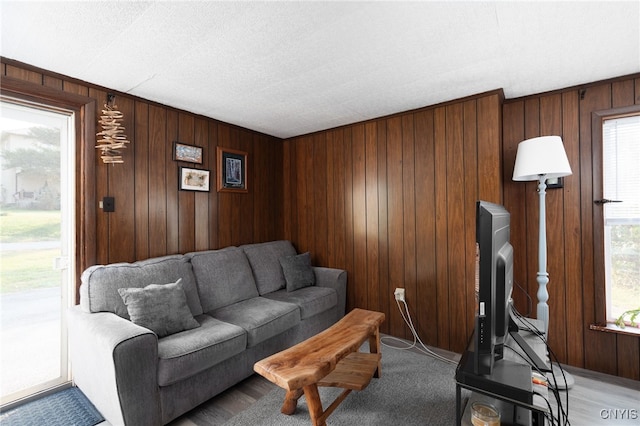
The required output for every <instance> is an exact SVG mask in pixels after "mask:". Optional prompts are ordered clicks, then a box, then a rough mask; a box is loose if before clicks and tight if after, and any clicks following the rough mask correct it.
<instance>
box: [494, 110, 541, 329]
mask: <svg viewBox="0 0 640 426" xmlns="http://www.w3.org/2000/svg"><path fill="white" fill-rule="evenodd" d="M503 117H504V126H503V131H502V133H503V138H504V141H503V143H504V145H503V151H502V164H503V166H502V167H503V170H504V205H505V207H506V208H507V210H508V211H509V213H510V214H511V223H510V228H511V244H512V245H513V247H514V253H513V267H514V271H513V273H514V289H513V299H514V304H515V306H516V309H518V311H519V312H520V313H521V314H523V315H525V316H527V317H530V316H532V315H533V314H534V312H535V305H534V303H533V301H532V298H531V297H528V296H529V292H527V285H526V282H527V278H528V269H527V259H528V258H529V256H530V255H529V252H528V245H527V243H526V241H527V234H528V231H527V225H526V217H527V212H526V205H525V203H524V202H522V201H523V200H525V198H526V196H525V192H526V185H525V184H524V183H523V182H514V181H513V180H512V176H513V167H514V165H515V161H516V152H517V151H518V144H519V143H520V142H522V141H523V140H524V139H525V136H524V124H525V123H524V102H523V101H518V102H510V103H507V104H505V105H504V107H503Z"/></svg>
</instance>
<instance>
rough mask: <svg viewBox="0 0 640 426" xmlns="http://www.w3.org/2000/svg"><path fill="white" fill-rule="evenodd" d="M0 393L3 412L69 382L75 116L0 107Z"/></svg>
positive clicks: (6, 102)
mask: <svg viewBox="0 0 640 426" xmlns="http://www.w3.org/2000/svg"><path fill="white" fill-rule="evenodd" d="M0 107H1V110H0V112H1V114H0V130H1V138H0V184H1V194H0V197H1V198H0V312H1V314H0V319H1V330H0V333H1V334H0V338H1V341H0V343H1V345H0V348H1V349H0V388H1V404H2V406H5V407H6V406H7V405H9V404H12V403H15V402H16V401H19V400H22V399H25V398H28V397H30V396H32V395H34V394H37V393H40V392H43V391H46V390H49V389H52V388H56V387H58V386H64V385H66V384H68V383H69V382H70V369H69V361H68V353H67V346H68V345H67V331H66V329H67V328H66V311H67V307H69V306H70V305H71V304H72V303H73V287H74V286H73V283H74V282H75V280H74V267H73V255H72V254H73V253H74V241H73V236H72V232H70V231H71V230H73V229H75V228H74V208H73V207H74V194H75V191H74V188H75V179H74V164H75V162H74V155H75V152H74V147H75V143H74V140H75V135H74V131H73V129H74V116H73V114H72V113H69V112H65V111H60V110H52V109H49V108H47V107H44V106H40V105H30V104H26V103H23V102H20V101H14V100H12V99H5V98H3V99H2V101H1V104H0Z"/></svg>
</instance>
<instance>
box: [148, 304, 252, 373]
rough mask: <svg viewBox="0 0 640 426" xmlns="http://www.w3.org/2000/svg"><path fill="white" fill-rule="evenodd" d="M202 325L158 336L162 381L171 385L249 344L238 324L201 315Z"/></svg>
mask: <svg viewBox="0 0 640 426" xmlns="http://www.w3.org/2000/svg"><path fill="white" fill-rule="evenodd" d="M195 319H196V320H197V321H198V322H199V323H200V327H198V328H194V329H192V330H187V331H183V332H181V333H177V334H172V335H170V336H167V337H164V338H162V339H158V358H159V359H158V384H159V385H160V386H167V385H170V384H172V383H175V382H177V381H180V380H182V379H185V378H187V377H191V376H193V375H194V374H197V373H199V372H200V371H203V370H206V369H207V368H209V367H211V366H213V365H215V364H218V363H219V362H222V361H224V360H225V359H227V358H231V357H232V356H234V355H237V354H239V353H241V352H242V351H244V350H245V349H246V347H247V333H246V332H245V331H244V329H242V328H241V327H238V326H237V325H233V324H228V323H224V322H222V321H220V320H218V319H215V318H212V317H210V316H209V315H198V316H196V317H195Z"/></svg>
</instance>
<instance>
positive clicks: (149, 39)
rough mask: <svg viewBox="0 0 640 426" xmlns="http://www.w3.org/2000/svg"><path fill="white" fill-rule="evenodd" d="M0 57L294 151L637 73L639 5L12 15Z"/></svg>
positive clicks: (11, 7)
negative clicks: (495, 93)
mask: <svg viewBox="0 0 640 426" xmlns="http://www.w3.org/2000/svg"><path fill="white" fill-rule="evenodd" d="M0 14H1V15H2V18H1V19H2V21H1V25H2V28H1V50H0V55H2V56H4V57H6V58H9V59H15V60H18V61H22V62H26V63H28V64H31V65H34V66H37V67H41V68H45V69H47V70H50V71H54V72H57V73H61V74H65V75H68V76H71V77H74V78H77V79H80V80H84V81H87V82H90V83H93V84H97V85H100V86H104V87H107V88H110V89H113V90H117V91H120V92H126V93H130V94H132V95H135V96H140V97H142V98H146V99H149V100H152V101H157V102H160V103H162V104H165V105H170V106H173V107H176V108H180V109H183V110H187V111H191V112H194V113H197V114H202V115H205V116H208V117H212V118H216V119H218V120H222V121H225V122H228V123H233V124H237V125H239V126H243V127H246V128H249V129H253V130H256V131H260V132H264V133H267V134H270V135H274V136H278V137H283V138H284V137H290V136H295V135H300V134H306V133H310V132H313V131H316V130H323V129H328V128H332V127H336V126H339V125H343V124H348V123H354V122H358V121H362V120H366V119H370V118H375V117H380V116H384V115H388V114H392V113H396V112H401V111H406V110H409V109H413V108H419V107H422V106H428V105H434V104H437V103H440V102H443V101H448V100H453V99H456V98H460V97H465V96H469V95H473V94H477V93H481V92H485V91H488V90H493V89H498V88H503V89H504V92H505V96H506V97H507V98H514V97H520V96H525V95H530V94H536V93H541V92H546V91H549V90H554V89H559V88H564V87H569V86H574V85H579V84H582V83H588V82H593V81H598V80H602V79H607V78H611V77H618V76H623V75H628V74H632V73H636V72H640V1H637V0H636V1H627V2H610V1H598V2H594V1H592V2H574V1H568V2H507V1H503V2H452V1H449V2H432V1H427V2H213V1H206V2H185V1H181V2H179V1H163V2H156V1H152V2H128V1H125V2H117V1H109V2H57V1H47V2H31V1H29V2H13V1H5V0H0Z"/></svg>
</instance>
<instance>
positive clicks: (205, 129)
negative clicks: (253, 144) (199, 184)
mask: <svg viewBox="0 0 640 426" xmlns="http://www.w3.org/2000/svg"><path fill="white" fill-rule="evenodd" d="M208 139H209V125H208V124H207V121H206V120H204V119H200V118H198V119H196V120H195V123H194V139H193V141H194V144H195V145H196V146H199V147H201V148H202V168H203V169H205V170H209V171H210V175H209V192H196V193H195V206H194V207H195V212H194V226H195V246H194V249H195V250H207V249H209V248H210V246H209V198H210V197H212V194H215V193H216V183H215V182H216V180H215V176H216V175H215V172H214V171H213V170H212V163H210V162H209V152H210V151H211V150H212V149H211V147H210V146H209V142H208ZM213 151H215V147H214V149H213Z"/></svg>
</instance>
